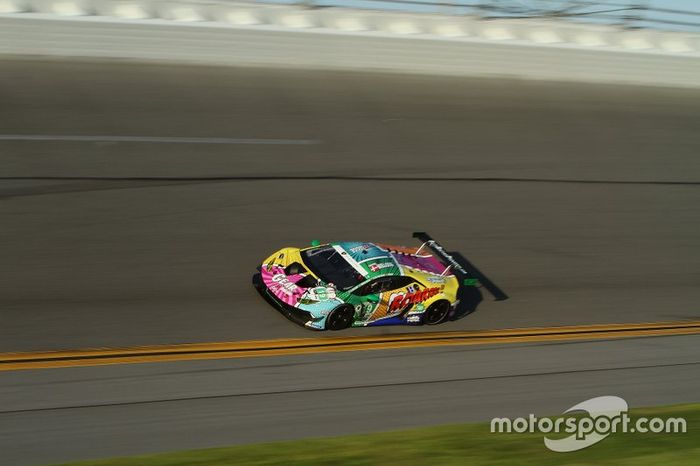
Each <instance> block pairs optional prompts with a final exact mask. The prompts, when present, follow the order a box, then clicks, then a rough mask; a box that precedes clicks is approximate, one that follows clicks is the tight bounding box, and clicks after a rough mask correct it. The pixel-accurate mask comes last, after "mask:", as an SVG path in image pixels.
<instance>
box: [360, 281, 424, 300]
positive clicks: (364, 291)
mask: <svg viewBox="0 0 700 466" xmlns="http://www.w3.org/2000/svg"><path fill="white" fill-rule="evenodd" d="M411 283H413V279H412V278H410V277H404V276H400V277H379V278H375V279H374V280H372V281H370V282H368V283H365V284H364V285H362V286H361V287H359V288H358V289H357V290H356V291H355V294H357V295H360V296H366V295H368V294H378V293H384V292H385V291H391V290H396V289H398V288H403V287H404V286H408V285H410V284H411Z"/></svg>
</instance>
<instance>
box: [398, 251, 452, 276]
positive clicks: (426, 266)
mask: <svg viewBox="0 0 700 466" xmlns="http://www.w3.org/2000/svg"><path fill="white" fill-rule="evenodd" d="M391 255H392V256H394V259H396V262H398V263H399V264H401V265H403V266H406V267H411V268H413V269H418V270H423V271H425V272H430V273H434V274H437V275H440V274H442V273H443V272H445V269H446V266H445V265H444V264H443V263H442V262H440V261H439V260H438V259H436V258H435V257H434V256H416V255H414V254H403V253H400V252H399V253H397V252H393V251H392V254H391ZM448 273H449V272H448ZM450 275H451V274H450Z"/></svg>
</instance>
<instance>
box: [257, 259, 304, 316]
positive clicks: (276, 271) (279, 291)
mask: <svg viewBox="0 0 700 466" xmlns="http://www.w3.org/2000/svg"><path fill="white" fill-rule="evenodd" d="M260 275H261V276H262V279H263V282H264V283H265V286H267V289H268V290H270V292H272V294H274V295H275V296H277V298H278V299H279V300H280V301H282V302H283V303H285V304H288V305H290V306H296V305H297V303H298V302H299V299H300V298H301V296H302V295H303V294H304V292H305V291H306V288H302V287H300V286H297V285H296V283H297V282H298V281H299V280H301V279H302V278H304V274H301V273H298V274H293V275H287V274H286V273H284V269H283V268H282V267H279V266H277V265H272V266H263V268H262V270H261V271H260Z"/></svg>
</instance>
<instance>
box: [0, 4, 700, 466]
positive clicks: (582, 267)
mask: <svg viewBox="0 0 700 466" xmlns="http://www.w3.org/2000/svg"><path fill="white" fill-rule="evenodd" d="M699 32H700V8H699V5H698V3H697V2H693V1H682V0H673V1H671V0H669V1H660V0H658V1H652V0H649V1H629V2H627V1H622V0H620V1H618V2H613V1H610V2H593V1H544V0H541V1H534V0H533V1H524V0H523V1H505V0H504V1H490V2H485V1H484V2H476V1H474V2H468V1H464V2H454V3H450V2H430V1H427V0H402V1H399V0H396V1H394V0H382V1H373V0H358V1H354V0H347V1H345V0H338V1H335V0H328V1H326V0H323V1H316V0H313V1H302V2H295V1H289V2H286V1H280V2H274V1H269V2H230V1H225V0H221V1H200V0H178V1H174V0H173V1H170V0H163V1H148V0H109V1H108V0H0V133H1V134H0V216H1V217H0V218H1V219H2V221H1V224H2V228H0V248H1V251H2V256H1V257H2V260H1V261H0V272H1V275H2V280H0V318H1V321H2V325H0V352H2V354H1V355H0V379H1V380H2V383H0V451H2V452H3V453H2V459H0V463H2V464H8V465H10V464H11V465H24V464H26V465H30V464H32V465H34V464H49V463H59V462H66V461H78V460H87V459H99V458H108V457H115V456H124V455H135V454H145V453H156V452H164V451H171V450H182V449H189V448H204V447H214V446H225V445H236V444H256V443H259V442H267V441H274V440H298V439H306V438H309V437H319V436H329V435H346V434H355V433H365V432H376V431H385V430H393V429H403V428H409V427H423V426H429V425H438V424H448V423H464V422H483V421H488V420H489V419H490V418H492V417H494V416H514V415H525V414H527V413H530V412H536V413H538V414H541V415H555V414H558V413H561V412H563V411H564V410H565V409H568V408H569V407H571V406H573V405H574V404H576V403H578V402H580V401H583V400H585V399H587V398H591V397H594V396H600V395H617V396H621V397H623V398H625V399H626V400H627V401H628V402H629V404H630V406H658V405H669V404H678V403H692V402H698V401H699V400H698V399H697V393H700V372H699V371H698V365H697V364H699V363H700V362H699V361H697V350H696V348H697V344H698V340H697V338H698V337H697V336H694V335H685V336H663V337H654V338H634V339H624V340H617V339H612V337H611V338H605V339H598V340H595V341H593V340H591V341H589V340H585V341H573V342H572V341H566V342H556V343H554V342H546V341H534V340H533V341H530V342H527V341H523V342H515V343H510V344H498V345H484V346H450V347H445V346H431V345H429V346H427V347H421V348H413V349H383V350H381V351H353V352H332V351H320V352H317V353H314V354H309V355H285V354H281V355H275V356H269V357H261V358H234V359H227V358H222V359H218V357H215V356H213V355H212V352H213V351H214V348H219V347H218V346H215V345H218V344H220V343H222V342H227V344H228V342H233V343H232V344H239V343H241V342H245V344H251V345H253V346H255V345H258V343H255V342H256V341H259V340H260V341H268V340H275V341H277V340H287V339H290V338H305V339H309V341H311V342H319V341H323V339H325V338H328V337H332V338H337V337H343V338H345V337H347V338H349V340H348V341H350V342H352V341H355V340H353V338H358V337H361V336H376V337H386V336H392V335H396V334H410V335H416V337H415V338H419V336H420V334H422V333H423V332H426V330H430V331H444V332H457V331H459V332H474V331H482V330H494V331H497V332H498V331H502V330H503V329H513V328H518V329H520V328H522V329H526V330H527V329H532V328H545V329H555V328H557V327H561V326H571V327H573V328H578V329H579V330H580V329H581V328H584V327H585V326H589V325H612V324H615V325H619V326H621V327H620V328H623V329H624V328H626V327H625V326H627V327H629V328H632V327H630V326H634V325H635V324H640V323H652V324H654V325H656V323H663V322H681V323H684V325H686V324H687V325H688V326H690V325H691V324H692V325H696V324H697V321H699V320H700V311H698V305H697V303H698V302H700V287H698V283H699V278H700V235H698V227H699V226H700V222H699V220H698V219H699V217H698V207H697V206H698V205H699V201H700V196H699V195H698V183H699V182H700V160H699V159H698V153H700V91H698V86H699V85H700V80H699V79H698V78H699V77H700V34H699ZM413 231H428V232H430V233H431V234H432V235H433V236H434V237H435V238H438V239H439V240H440V241H441V243H442V244H444V245H445V246H446V247H449V248H450V249H451V250H457V251H460V252H462V253H464V254H465V255H466V256H467V257H469V258H470V259H471V260H473V262H474V263H475V264H477V266H479V267H480V268H481V269H482V270H483V271H484V272H485V273H487V274H488V275H489V276H490V278H492V279H493V280H494V281H495V282H497V283H498V285H499V286H501V287H502V288H503V289H504V290H505V291H506V292H507V293H508V294H509V295H510V299H509V300H508V301H503V302H493V301H490V300H489V299H487V300H485V301H484V302H483V303H482V304H481V306H480V307H479V309H478V311H477V312H476V313H475V314H473V315H470V316H469V317H468V318H465V319H462V320H459V321H455V322H450V323H446V324H444V325H441V326H439V327H431V328H429V329H426V328H422V327H381V328H367V329H364V328H362V329H350V330H347V331H345V332H342V333H340V334H339V333H335V332H333V333H331V332H327V333H312V332H310V331H308V330H306V329H304V328H301V327H298V326H296V325H294V324H293V323H291V322H289V321H288V320H286V319H285V318H284V317H283V316H282V315H281V314H279V313H277V312H276V311H275V310H274V309H272V308H271V307H270V306H269V305H268V304H267V303H265V302H264V301H263V300H262V299H261V298H260V296H259V295H258V294H257V293H256V292H255V290H254V289H253V288H252V286H251V284H250V277H251V275H252V273H253V272H254V271H255V267H256V266H258V265H259V264H260V262H261V261H262V260H263V259H264V258H265V257H267V256H268V255H269V254H271V253H272V252H274V251H275V250H277V249H279V248H281V247H283V246H305V245H308V244H309V243H310V242H311V241H312V240H320V241H322V242H328V241H338V240H357V241H377V242H384V243H389V244H406V245H411V244H413V240H412V238H411V233H412V232H413ZM688 328H690V327H688ZM693 332H694V331H691V330H687V329H686V331H685V333H693ZM251 341H252V343H249V342H251ZM183 344H201V345H204V346H202V347H201V348H204V349H202V351H209V353H208V354H210V355H211V356H207V357H201V358H200V357H197V358H194V357H192V358H184V359H197V360H187V361H180V360H177V359H178V357H172V358H171V359H168V360H166V361H161V362H150V363H145V364H136V363H137V362H142V361H139V360H138V355H139V354H140V353H139V351H142V350H141V349H140V348H143V347H148V348H151V349H149V350H148V351H149V352H150V353H149V354H152V353H153V352H160V353H164V352H166V353H167V352H168V351H172V349H173V348H180V346H173V345H183ZM275 344H277V343H275ZM314 344H316V343H314ZM212 345H214V346H212ZM115 348H116V349H115ZM153 348H155V349H153ZM106 349H109V351H115V353H114V354H117V355H118V356H119V355H121V356H119V357H122V356H123V357H124V359H122V360H119V361H111V362H112V363H111V364H110V365H98V363H95V364H93V363H88V362H85V361H86V360H85V358H83V362H80V363H78V362H76V361H78V359H80V358H81V357H83V356H85V355H86V354H87V355H88V357H89V358H92V359H90V361H96V360H98V359H99V358H102V357H104V354H102V353H100V351H107V350H106ZM112 349H114V350H112ZM76 351H77V353H76ZM85 351H87V353H85ZM129 351H131V353H128V352H129ZM143 351H145V350H143ZM178 351H179V350H178ZM127 353H128V354H135V355H136V357H135V358H134V357H132V356H129V357H127V356H125V355H126V354H127ZM81 354H82V355H83V356H80V355H81ZM201 354H204V353H201ZM18 355H19V356H18ZM18 358H20V359H22V360H27V361H33V364H36V366H31V367H29V366H27V367H23V368H22V369H26V370H19V369H17V366H16V364H17V362H18V361H19V359H18ZM47 358H49V359H50V361H49V359H47ZM51 358H53V359H51ZM129 358H131V359H129ZM59 360H62V361H64V362H63V363H60V362H58V363H57V362H56V361H59ZM47 361H49V362H47ZM51 361H53V362H51ZM114 362H119V364H114ZM44 366H45V367H44ZM67 366H70V367H67ZM72 366H85V367H72ZM693 438H694V437H693ZM537 441H538V442H540V443H536V445H537V447H538V448H541V438H540V439H539V440H537ZM691 443H692V442H691ZM504 445H505V441H504ZM649 445H651V446H650V447H649V448H650V450H649V451H647V452H646V453H645V454H655V453H659V452H662V451H667V450H668V448H669V447H668V445H665V444H663V442H662V443H660V444H659V445H656V444H649ZM527 448H531V447H530V446H527V447H526V450H519V449H517V448H516V447H515V445H514V446H513V451H512V452H511V453H512V454H515V455H516V456H514V457H510V458H511V459H512V460H513V461H515V460H514V459H513V458H518V456H517V455H522V454H523V451H528V450H527ZM654 448H656V450H654ZM346 450H348V451H350V450H352V449H351V448H347V449H346ZM359 450H362V448H359ZM677 450H678V451H684V450H683V448H680V447H678V448H677ZM333 451H335V449H334V450H333ZM366 453H367V454H371V452H366ZM328 454H330V453H328ZM462 454H463V453H462ZM494 454H496V455H498V454H502V455H506V454H507V452H500V453H499V452H498V451H496V453H494ZM246 458H247V459H248V460H249V461H248V460H245V461H244V460H242V459H240V458H239V460H236V458H233V459H231V458H229V459H228V460H223V459H219V460H216V461H213V462H211V463H203V464H245V463H248V462H253V461H254V460H256V458H257V459H260V458H259V457H257V456H255V455H253V456H250V457H246ZM324 458H326V459H327V458H328V457H324V456H322V457H320V459H319V458H317V457H308V458H307V457H303V458H296V457H279V456H278V457H277V460H278V461H290V462H297V463H300V464H311V463H313V462H314V461H320V462H321V463H320V464H322V463H323V459H324ZM503 458H506V459H507V458H509V457H507V456H503ZM361 459H362V458H361ZM134 461H135V462H133V464H147V463H142V462H138V461H141V460H134ZM192 461H193V460H192ZM226 461H228V462H226ZM338 461H339V462H341V463H342V462H345V461H341V460H338ZM358 461H360V460H358ZM362 461H365V464H373V463H376V462H378V461H379V462H387V463H390V462H391V461H389V460H388V459H387V458H386V457H384V459H383V460H377V458H374V459H373V458H372V457H371V456H369V457H365V458H364V459H363V460H362ZM484 461H485V460H484ZM567 461H569V460H568V459H567V458H564V459H562V460H561V462H562V463H566V462H567ZM591 461H593V460H591ZM260 462H262V463H264V461H263V460H260ZM271 462H274V461H271ZM477 462H479V461H477ZM419 463H420V462H418V463H416V464H419ZM677 463H678V464H690V463H683V461H682V460H679V461H677ZM104 464H107V463H104ZM109 464H111V463H109ZM128 464H132V463H128ZM165 464H170V463H165ZM172 464H188V462H187V461H185V462H184V463H172ZM191 464H194V463H191ZM455 464H459V461H458V462H456V463H455Z"/></svg>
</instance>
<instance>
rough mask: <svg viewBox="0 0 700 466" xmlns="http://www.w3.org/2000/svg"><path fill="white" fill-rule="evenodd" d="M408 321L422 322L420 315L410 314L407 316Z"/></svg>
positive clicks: (413, 322) (412, 322)
mask: <svg viewBox="0 0 700 466" xmlns="http://www.w3.org/2000/svg"><path fill="white" fill-rule="evenodd" d="M406 322H408V323H409V324H417V323H418V322H420V316H419V315H412V316H408V317H407V318H406Z"/></svg>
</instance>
